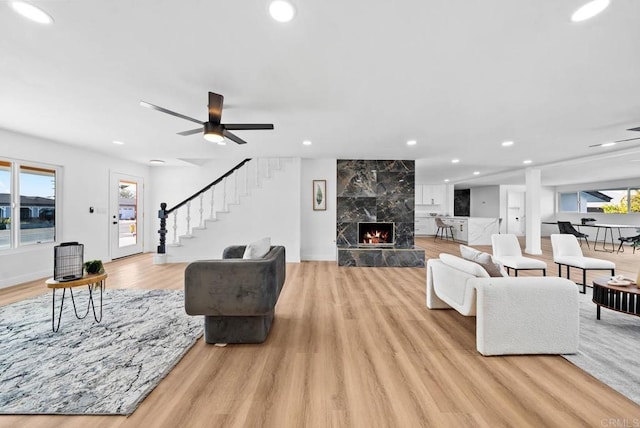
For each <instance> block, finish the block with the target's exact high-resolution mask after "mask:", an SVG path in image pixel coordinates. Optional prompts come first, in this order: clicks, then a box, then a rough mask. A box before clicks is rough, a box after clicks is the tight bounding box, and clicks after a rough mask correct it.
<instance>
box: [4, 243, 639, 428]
mask: <svg viewBox="0 0 640 428" xmlns="http://www.w3.org/2000/svg"><path fill="white" fill-rule="evenodd" d="M417 244H418V245H421V246H423V247H424V248H425V249H426V252H427V257H437V255H438V254H439V253H441V252H450V253H453V254H458V245H457V244H452V243H447V242H441V241H437V242H434V240H433V238H419V239H417ZM478 248H481V249H484V250H487V249H488V248H487V247H478ZM543 251H544V256H542V257H541V259H543V260H545V261H547V263H548V264H549V265H550V266H549V268H550V269H549V273H550V274H553V275H557V271H556V270H555V269H554V265H553V262H552V261H551V259H550V254H551V251H550V244H549V241H548V240H543ZM589 254H590V255H594V256H595V257H602V258H609V259H611V260H614V261H615V262H616V263H618V265H619V272H621V273H626V274H633V275H635V272H636V270H637V269H638V267H639V266H640V253H638V254H636V255H635V256H634V255H632V254H631V252H630V251H628V252H627V253H625V254H621V255H617V254H607V253H589ZM184 266H185V265H184V264H175V265H162V266H158V265H153V264H152V261H151V255H150V254H144V255H140V256H135V257H131V258H128V259H124V260H118V261H115V262H112V263H108V264H106V269H107V271H108V273H109V279H108V283H107V286H108V288H162V289H181V288H182V287H183V282H182V281H183V280H182V278H183V271H184ZM522 274H523V275H528V274H534V273H529V272H522ZM576 278H579V276H578V274H577V273H576ZM46 292H47V290H46V289H45V288H44V285H43V283H42V281H35V282H32V283H27V284H23V285H20V286H16V287H12V288H9V289H3V290H0V304H2V305H4V304H8V303H11V302H13V301H17V300H21V299H24V298H26V297H29V296H32V295H37V294H43V293H46ZM587 292H588V293H589V292H590V291H587ZM106 296H107V298H108V294H107V295H106ZM108 316H109V314H105V317H108ZM2 357H3V358H6V356H2ZM610 420H618V421H628V423H633V421H636V422H637V421H640V406H638V405H636V404H635V403H633V402H631V401H630V400H628V399H626V398H625V397H624V396H622V395H620V394H618V393H617V392H615V391H614V390H612V389H611V388H609V387H607V386H605V385H603V384H602V383H600V382H599V381H597V380H595V379H594V378H592V377H591V376H589V375H588V374H586V373H585V372H583V371H582V370H580V369H578V368H576V367H575V366H573V365H572V364H571V363H569V362H568V361H566V360H564V359H563V358H562V357H559V356H509V357H483V356H481V355H480V354H479V353H478V352H477V351H476V349H475V318H473V317H463V316H461V315H459V314H458V313H457V312H455V311H452V310H438V311H429V310H428V309H426V307H425V269H417V268H338V267H337V266H336V265H335V263H332V262H303V263H298V264H288V265H287V282H286V285H285V287H284V289H283V291H282V294H281V296H280V300H279V302H278V305H277V307H276V317H275V321H274V324H273V328H272V330H271V333H270V335H269V337H268V339H267V341H266V342H265V343H263V344H260V345H229V346H228V347H226V348H219V347H215V346H211V345H206V344H205V343H204V341H202V340H201V341H199V342H198V343H197V344H196V345H195V346H194V347H193V348H192V349H191V351H189V352H188V353H187V354H186V355H185V357H184V358H183V359H182V361H181V362H180V363H179V364H178V365H177V366H176V367H175V368H174V369H173V370H172V371H171V372H170V373H169V374H168V376H167V377H166V378H165V379H164V380H163V381H162V382H160V384H159V385H158V387H157V388H156V389H155V390H154V391H153V392H152V393H151V394H150V395H149V396H148V397H147V398H146V399H145V400H144V402H143V403H142V404H141V405H140V407H138V409H137V410H136V411H135V413H133V415H131V416H130V417H128V418H126V417H122V416H0V426H2V427H9V426H11V427H43V426H46V427H52V426H55V427H87V426H91V427H143V426H144V427H262V426H264V427H421V426H424V427H449V426H452V427H461V426H464V427H471V426H479V427H497V426H511V427H529V426H530V427H543V426H544V427H603V426H612V425H610V423H611V422H609V421H610ZM616 426H621V425H616ZM625 426H633V425H625Z"/></svg>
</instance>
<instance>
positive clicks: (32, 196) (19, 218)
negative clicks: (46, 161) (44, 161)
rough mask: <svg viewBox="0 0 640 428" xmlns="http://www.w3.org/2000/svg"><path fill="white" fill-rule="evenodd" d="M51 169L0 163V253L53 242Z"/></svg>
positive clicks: (53, 179)
mask: <svg viewBox="0 0 640 428" xmlns="http://www.w3.org/2000/svg"><path fill="white" fill-rule="evenodd" d="M56 175H57V170H56V168H55V167H48V166H44V165H37V164H35V163H26V162H25V163H23V162H17V161H11V160H5V159H0V250H4V249H9V248H14V247H20V246H26V245H34V244H40V243H46V242H55V240H56V194H57V184H58V183H57V181H56Z"/></svg>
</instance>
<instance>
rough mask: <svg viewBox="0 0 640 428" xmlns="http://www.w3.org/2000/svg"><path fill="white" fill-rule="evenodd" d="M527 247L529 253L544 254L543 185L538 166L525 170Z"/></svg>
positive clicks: (526, 250)
mask: <svg viewBox="0 0 640 428" xmlns="http://www.w3.org/2000/svg"><path fill="white" fill-rule="evenodd" d="M524 174H525V185H526V194H525V210H524V212H525V234H526V237H525V249H524V252H525V253H527V254H536V255H540V254H542V247H541V244H540V228H541V223H540V222H541V219H540V191H541V190H540V189H541V187H542V181H541V172H540V169H538V168H527V169H526V170H525V173H524Z"/></svg>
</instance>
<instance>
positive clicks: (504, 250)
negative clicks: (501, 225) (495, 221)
mask: <svg viewBox="0 0 640 428" xmlns="http://www.w3.org/2000/svg"><path fill="white" fill-rule="evenodd" d="M491 247H492V248H493V258H494V259H495V260H497V261H499V262H500V263H502V264H503V265H504V267H505V268H507V273H510V270H511V269H513V270H515V272H516V273H515V276H518V271H519V270H542V275H543V276H547V264H546V263H545V262H543V261H542V260H536V259H532V258H530V257H523V256H522V250H521V249H520V242H518V237H517V236H516V235H513V234H508V233H506V234H495V235H491Z"/></svg>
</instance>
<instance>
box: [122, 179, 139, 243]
mask: <svg viewBox="0 0 640 428" xmlns="http://www.w3.org/2000/svg"><path fill="white" fill-rule="evenodd" d="M119 187H120V198H119V202H118V204H119V205H118V216H119V217H120V218H119V222H118V223H119V226H118V227H119V233H118V238H119V239H118V244H119V246H120V248H122V247H126V246H129V245H136V243H137V242H138V233H137V231H138V189H137V187H138V186H137V184H136V183H133V182H130V181H123V180H121V181H120V183H119Z"/></svg>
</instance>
